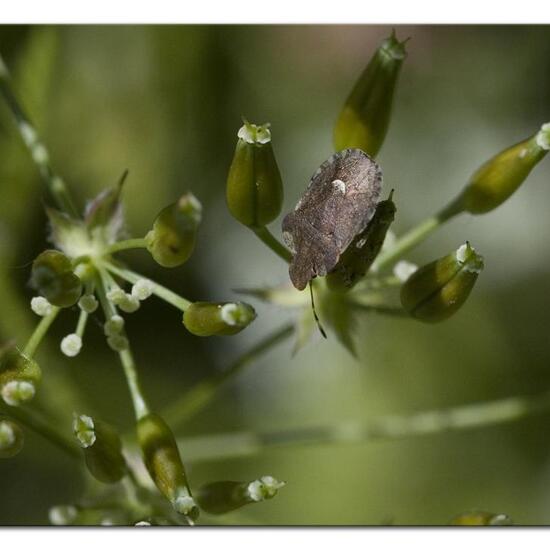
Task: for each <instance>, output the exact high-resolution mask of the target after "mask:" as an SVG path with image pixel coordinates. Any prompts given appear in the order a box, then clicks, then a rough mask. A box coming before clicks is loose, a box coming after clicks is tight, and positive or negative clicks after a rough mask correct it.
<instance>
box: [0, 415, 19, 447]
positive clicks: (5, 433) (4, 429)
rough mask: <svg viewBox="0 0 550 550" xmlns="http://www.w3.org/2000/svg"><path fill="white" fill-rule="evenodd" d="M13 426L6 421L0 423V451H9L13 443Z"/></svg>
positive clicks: (14, 437)
mask: <svg viewBox="0 0 550 550" xmlns="http://www.w3.org/2000/svg"><path fill="white" fill-rule="evenodd" d="M15 439H16V436H15V432H14V431H13V426H12V425H11V424H10V423H9V422H6V421H1V422H0V450H2V449H9V448H10V447H11V446H12V445H13V444H14V443H15Z"/></svg>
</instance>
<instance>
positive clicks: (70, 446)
mask: <svg viewBox="0 0 550 550" xmlns="http://www.w3.org/2000/svg"><path fill="white" fill-rule="evenodd" d="M4 413H5V414H6V415H7V416H9V417H13V418H15V419H16V420H17V421H19V422H20V423H21V424H22V425H23V426H25V427H27V428H28V429H30V430H32V431H33V432H35V433H37V434H38V435H40V436H42V437H43V438H44V439H46V440H47V441H49V442H50V443H52V444H53V445H55V446H56V447H58V448H59V449H61V450H62V451H64V452H65V453H67V454H68V455H69V456H71V457H73V458H77V459H79V460H80V459H82V453H81V451H80V449H79V448H78V447H77V445H76V444H75V443H73V442H72V441H71V440H70V439H69V438H68V437H65V436H64V435H63V434H62V433H61V432H59V431H57V430H56V429H55V428H54V427H53V426H51V425H50V424H49V422H46V421H45V420H44V415H43V414H40V415H38V414H35V413H33V412H31V411H30V410H29V409H28V408H27V407H24V408H23V407H10V408H9V410H4Z"/></svg>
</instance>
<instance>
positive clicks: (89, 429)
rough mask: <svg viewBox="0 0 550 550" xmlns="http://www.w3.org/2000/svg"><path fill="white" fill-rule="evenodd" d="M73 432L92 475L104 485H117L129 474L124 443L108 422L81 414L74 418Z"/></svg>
mask: <svg viewBox="0 0 550 550" xmlns="http://www.w3.org/2000/svg"><path fill="white" fill-rule="evenodd" d="M73 431H74V434H75V436H76V438H77V439H78V442H79V443H80V446H81V447H82V449H83V451H84V459H85V461H86V466H87V467H88V470H89V471H90V473H91V474H92V475H93V476H94V477H95V478H96V479H97V480H99V481H102V482H103V483H115V482H117V481H119V480H120V479H122V478H123V477H124V475H125V474H126V472H127V468H126V461H125V459H124V456H123V455H122V442H121V440H120V437H119V435H118V433H117V431H116V430H115V429H114V428H113V427H112V426H111V425H109V424H107V423H106V422H102V421H101V420H98V419H92V418H91V417H90V416H87V415H84V414H81V415H77V414H75V416H74V422H73Z"/></svg>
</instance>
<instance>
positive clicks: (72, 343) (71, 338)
mask: <svg viewBox="0 0 550 550" xmlns="http://www.w3.org/2000/svg"><path fill="white" fill-rule="evenodd" d="M81 349H82V338H80V336H79V335H78V334H74V333H73V334H68V335H67V336H65V338H63V340H61V351H62V352H63V353H64V354H65V355H66V356H67V357H75V356H76V355H78V354H79V353H80V350H81Z"/></svg>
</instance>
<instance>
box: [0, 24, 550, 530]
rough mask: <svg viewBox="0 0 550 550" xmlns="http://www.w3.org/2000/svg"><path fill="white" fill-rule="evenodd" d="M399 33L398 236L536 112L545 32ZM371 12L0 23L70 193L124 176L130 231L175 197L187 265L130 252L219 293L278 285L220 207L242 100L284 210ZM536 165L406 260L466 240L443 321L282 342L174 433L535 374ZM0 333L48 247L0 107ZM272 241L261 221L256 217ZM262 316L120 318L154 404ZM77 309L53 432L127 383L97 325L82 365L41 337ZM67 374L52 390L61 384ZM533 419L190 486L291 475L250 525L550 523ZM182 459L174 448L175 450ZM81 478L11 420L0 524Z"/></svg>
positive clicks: (46, 364) (491, 385) (350, 415)
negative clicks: (471, 248)
mask: <svg viewBox="0 0 550 550" xmlns="http://www.w3.org/2000/svg"><path fill="white" fill-rule="evenodd" d="M396 30H397V34H398V36H399V37H400V38H404V37H406V36H410V37H411V41H410V42H409V43H408V51H409V56H408V58H407V60H406V61H405V64H404V66H403V70H402V74H401V78H400V82H399V86H398V91H397V96H396V102H395V109H394V114H393V119H392V123H391V126H390V131H389V134H388V137H387V139H386V142H385V145H384V147H383V150H382V152H381V154H380V156H379V161H380V163H381V166H382V168H383V171H384V178H385V189H386V190H389V189H390V188H395V190H396V202H397V207H398V214H397V220H396V222H395V225H394V231H396V232H397V233H399V232H402V231H404V230H405V229H407V228H408V227H410V226H411V225H412V224H414V223H416V222H418V221H419V220H421V219H422V218H423V217H425V216H427V215H429V214H431V213H433V212H434V211H435V210H436V209H438V208H440V207H441V206H442V205H443V204H444V203H446V202H447V201H448V200H449V199H450V198H451V197H452V196H454V195H455V194H456V193H457V192H458V190H459V189H461V187H462V186H463V184H464V183H465V181H466V180H467V178H468V177H469V176H470V174H471V173H472V171H473V170H474V169H475V168H477V167H478V166H479V165H480V164H481V163H482V162H483V161H485V160H486V159H487V158H488V157H489V156H491V155H492V154H494V153H496V152H497V151H499V150H500V149H502V148H504V147H506V146H508V145H511V144H512V143H515V142H516V141H519V140H520V139H523V138H525V137H527V136H528V135H530V134H532V133H534V132H535V131H536V130H537V129H538V128H539V126H540V124H541V123H542V122H547V121H548V120H550V27H542V26H541V27H536V26H530V27H521V26H514V27H506V26H501V27H486V26H476V27H467V26H439V27H432V26H420V27H397V28H396ZM390 31H391V29H390V28H388V27H383V26H231V27H229V26H163V27H145V26H127V27H118V26H109V27H107V26H104V27H94V26H66V27H56V28H50V27H18V26H11V27H6V26H4V27H0V50H1V51H2V53H3V55H4V57H5V60H6V62H7V64H8V66H9V67H10V69H11V71H12V74H13V75H14V79H15V86H16V90H17V92H18V94H19V96H20V98H21V100H22V101H23V103H24V104H25V105H26V107H27V109H28V111H29V113H30V115H31V117H32V118H33V119H34V120H35V121H36V124H37V126H38V128H39V130H40V132H41V134H42V135H43V137H44V139H45V141H46V143H47V144H48V145H49V148H50V151H51V155H52V158H53V162H54V166H55V167H56V168H57V170H58V171H59V172H60V173H61V174H62V175H63V176H64V177H65V179H66V181H67V182H68V183H69V185H70V186H71V188H72V189H73V190H74V192H75V193H76V194H77V196H78V198H79V200H80V201H81V204H84V201H85V200H86V199H87V198H90V197H91V196H93V195H94V194H96V193H97V192H98V191H99V190H100V189H102V188H103V187H104V186H106V185H110V184H113V183H114V182H116V180H117V179H118V177H119V176H120V174H121V173H122V171H123V170H124V169H125V168H128V169H129V170H130V177H129V180H128V182H127V187H126V190H125V195H126V196H125V206H126V212H127V225H128V229H129V231H130V232H131V233H132V234H134V235H136V236H139V235H143V234H144V233H145V232H146V230H148V228H149V227H150V225H151V223H152V220H153V219H154V216H155V215H156V213H157V212H158V210H160V208H161V207H162V206H164V205H166V204H167V203H169V202H171V201H173V200H174V199H175V198H176V197H178V195H179V194H181V192H182V191H183V190H185V189H190V190H192V191H193V193H194V194H195V195H196V196H197V197H198V198H199V199H200V200H201V201H202V203H203V205H204V208H205V211H204V218H203V224H202V226H201V229H200V235H199V241H198V246H197V249H196V251H195V254H194V256H193V257H192V259H191V260H190V261H189V262H188V263H187V264H186V265H185V266H183V267H182V268H178V269H175V270H163V269H161V268H160V267H159V266H157V265H156V264H154V263H153V262H152V260H151V259H150V258H149V256H148V255H147V254H146V253H143V252H140V251H133V252H127V253H125V257H126V258H127V259H129V260H131V262H132V265H133V267H134V268H135V269H136V270H138V271H141V272H142V273H144V274H146V275H148V276H150V277H154V278H155V279H156V280H157V281H159V282H161V283H164V284H166V285H167V286H170V287H171V288H173V289H175V290H177V291H179V292H180V293H181V294H182V295H184V296H186V297H188V298H190V299H192V300H195V299H203V300H216V299H218V300H219V299H235V298H236V297H237V295H236V294H235V293H234V292H233V289H235V288H242V287H246V286H261V285H274V284H278V283H283V282H286V281H287V273H286V268H285V266H284V264H283V263H282V262H281V261H280V260H279V259H278V258H277V257H275V256H274V255H273V254H272V253H271V252H270V251H269V250H268V249H266V248H265V247H264V246H263V245H262V244H261V243H260V242H259V241H258V240H257V239H255V237H254V236H253V235H252V234H251V233H250V232H249V231H248V230H246V229H245V228H244V227H242V226H240V225H239V224H238V223H237V222H236V221H234V220H233V219H232V218H231V216H230V215H229V213H228V212H227V209H226V207H225V199H224V184H225V176H226V173H227V169H228V166H229V163H230V161H231V158H232V154H233V150H234V146H235V142H236V131H237V129H238V128H239V127H240V125H241V115H245V116H246V117H247V118H248V119H250V120H251V121H254V122H258V123H262V122H265V121H270V122H271V123H272V131H273V136H274V148H275V152H276V155H277V159H278V162H279V166H280V169H281V172H282V175H283V179H284V182H285V211H288V210H289V209H290V208H291V207H293V205H294V204H295V203H296V201H297V199H298V197H299V196H300V194H301V192H302V191H303V189H304V187H305V185H306V184H307V182H308V180H309V177H310V176H311V174H312V173H313V172H314V170H315V169H316V168H317V166H318V165H319V164H320V163H321V162H323V161H324V160H325V159H326V158H327V157H328V156H329V154H330V153H331V132H332V126H333V124H334V121H335V118H336V116H337V114H338V111H339V109H340V108H341V106H342V103H343V101H344V99H345V98H346V96H347V94H348V92H349V90H350V89H351V86H352V85H353V83H354V82H355V80H356V78H357V77H358V75H359V73H360V71H361V70H362V69H363V67H364V65H365V64H366V63H367V61H368V59H369V58H370V56H371V54H372V52H373V51H374V49H375V47H376V46H377V45H378V44H379V42H380V41H381V40H382V39H383V38H384V37H386V36H387V35H388V34H389V32H390ZM549 183H550V161H549V160H548V159H545V161H543V162H542V163H541V165H540V166H539V167H537V168H536V169H535V171H534V173H533V174H532V175H531V176H530V178H529V179H528V181H527V183H526V184H525V185H524V186H523V187H522V188H521V189H520V190H519V191H518V192H517V194H516V195H514V196H513V198H512V199H511V200H509V201H508V202H506V203H505V204H504V205H503V206H502V207H500V208H499V209H498V210H497V211H495V212H493V213H491V214H489V215H486V216H481V217H477V218H474V217H471V216H464V217H460V218H459V219H457V220H456V221H454V222H452V223H450V224H449V225H448V226H446V227H445V228H443V229H442V230H441V231H439V232H438V233H437V234H436V235H435V236H433V237H431V238H430V239H429V240H428V241H426V242H425V243H424V244H423V245H422V246H421V247H419V248H418V250H415V252H414V253H413V254H412V255H411V257H410V259H412V260H414V261H416V262H419V263H422V262H425V261H428V260H431V259H433V258H435V257H439V256H441V255H443V254H445V253H447V252H448V251H450V250H452V249H453V248H456V247H457V246H458V245H460V244H461V243H462V242H464V241H465V240H466V239H469V240H471V241H472V243H473V244H474V245H475V246H476V248H478V249H479V251H480V252H481V253H482V254H484V256H485V259H486V269H485V271H484V272H483V274H482V275H481V277H480V279H479V282H478V284H477V286H476V288H475V290H474V292H473V293H472V296H471V298H470V299H469V301H468V303H467V304H466V306H465V307H464V308H463V309H462V310H461V311H460V312H459V313H458V314H457V315H456V316H455V317H453V318H451V319H450V320H448V321H447V322H445V323H442V324H440V325H435V326H427V325H423V324H420V323H417V322H414V321H406V320H399V319H391V318H385V317H382V316H369V317H365V318H364V319H363V320H362V322H361V326H360V329H359V331H358V350H359V357H360V360H359V361H355V360H354V359H352V358H351V356H350V355H349V354H348V353H347V352H346V351H345V350H344V349H343V348H342V347H340V346H339V344H338V343H337V342H336V340H335V338H334V337H330V338H329V340H328V341H322V342H321V341H320V339H319V337H318V335H316V336H315V338H316V341H315V342H313V343H312V344H310V345H309V346H308V347H307V348H306V349H304V350H303V351H302V352H300V353H299V354H298V355H297V356H296V357H291V344H290V343H289V342H287V343H285V344H283V345H280V346H278V347H277V348H275V349H274V350H272V351H271V352H270V353H269V354H267V355H266V356H265V357H263V358H262V359H260V360H258V361H257V362H256V363H255V364H254V365H253V366H252V367H251V368H249V369H248V370H247V371H246V372H244V373H243V375H242V376H240V377H239V378H238V379H236V380H234V381H233V382H232V383H230V384H229V385H228V386H227V387H225V389H224V391H223V392H222V393H221V394H220V395H219V398H218V399H217V400H216V401H215V402H214V403H212V404H211V405H210V406H209V407H208V408H207V409H205V410H204V411H203V412H201V413H200V414H199V415H197V416H196V417H195V418H194V419H193V420H192V421H191V422H190V423H188V424H187V425H186V426H184V427H183V428H182V429H180V430H178V434H177V435H178V436H194V435H200V434H209V433H218V432H230V431H234V430H239V431H240V430H278V429H281V430H283V429H291V428H298V427H303V426H316V425H322V424H329V423H330V424H332V423H334V424H337V423H338V422H339V421H346V420H350V419H368V418H370V417H372V416H375V415H380V414H389V413H400V414H407V413H410V412H413V411H421V410H425V409H430V408H434V407H448V406H454V405H460V404H465V403H470V402H476V401H485V400H492V399H497V398H501V397H506V396H511V395H517V394H530V393H537V392H541V391H545V390H546V389H547V388H548V387H550V340H549V331H550V247H549V246H548V242H549V241H548V235H549V234H550V216H549V215H548V206H549V204H550V185H549ZM0 197H1V200H0V339H1V340H6V339H8V338H17V340H18V341H19V342H20V343H23V342H24V341H25V339H26V338H27V337H28V334H30V332H31V330H32V327H33V326H34V323H35V322H36V318H35V316H34V315H33V314H32V312H31V311H30V307H29V300H30V297H31V296H32V291H31V289H30V288H29V287H28V277H29V262H31V261H32V260H33V258H34V257H35V256H36V255H37V254H38V253H39V252H40V251H41V250H42V249H43V248H44V247H45V246H46V243H47V241H46V234H45V231H44V228H45V215H44V212H43V204H44V200H45V199H46V194H45V189H44V187H43V185H42V184H41V182H40V180H39V178H38V176H37V172H36V169H35V168H34V166H33V165H32V163H31V162H30V160H29V157H28V155H27V152H26V150H25V149H24V147H23V145H22V144H21V141H20V138H19V136H18V134H17V132H16V129H15V127H14V125H13V124H12V121H11V119H10V117H9V114H8V113H7V111H6V109H5V107H4V106H1V107H0ZM273 230H274V232H275V233H276V234H279V231H280V230H279V222H277V223H274V224H273ZM253 303H254V305H255V307H257V310H258V313H259V318H258V320H257V321H256V322H255V323H254V324H253V325H252V326H251V327H250V328H249V329H247V330H246V331H245V332H243V333H242V334H240V335H238V336H236V337H233V338H226V339H221V338H210V339H200V338H196V337H192V336H190V335H189V334H188V333H186V331H185V330H184V329H183V327H182V325H181V320H180V315H179V313H178V312H177V311H176V310H174V309H172V308H170V307H168V306H167V305H165V304H164V303H162V302H160V301H157V300H153V299H151V300H149V301H148V302H147V303H146V304H144V307H142V308H141V310H140V312H139V313H138V314H136V315H132V316H131V317H130V318H129V321H128V324H129V332H130V335H131V337H132V340H133V342H134V347H135V354H136V357H137V361H138V366H139V370H140V373H141V375H142V378H143V384H144V387H145V389H146V392H147V394H148V395H149V396H150V401H151V404H152V406H153V407H154V408H157V409H162V407H164V406H165V405H166V404H167V403H169V402H170V401H172V400H174V399H176V398H177V397H178V396H180V395H181V394H182V392H183V391H184V390H185V389H187V388H189V387H190V386H192V385H193V384H194V383H196V382H197V381H199V380H201V379H203V378H204V377H206V376H208V375H211V374H212V373H214V372H216V371H219V370H220V369H223V368H224V366H226V365H227V364H228V362H229V360H230V359H231V358H233V357H236V356H238V354H239V353H240V352H241V351H243V350H245V349H247V348H248V347H249V346H251V345H253V344H254V343H255V342H256V341H258V340H259V339H260V338H261V337H263V336H265V335H267V334H269V332H270V331H272V330H274V329H275V328H276V327H279V326H281V325H282V324H283V323H284V321H285V320H287V319H288V318H289V317H291V314H289V312H288V311H285V310H283V309H280V308H277V307H273V306H268V305H266V304H262V303H256V302H253ZM75 323H76V318H75V316H74V315H64V316H62V317H61V318H60V320H59V321H58V322H57V323H56V324H55V326H54V329H53V330H52V331H51V334H50V335H49V338H48V342H47V345H44V347H43V348H41V349H40V352H39V355H38V359H39V361H40V364H41V365H42V368H43V372H44V378H45V380H44V386H43V389H42V391H41V396H40V397H41V399H42V400H43V401H48V402H50V403H53V404H54V406H55V409H56V411H57V415H58V425H59V427H60V428H61V429H63V430H64V431H65V432H66V433H69V432H70V424H71V415H72V412H73V410H79V411H80V412H85V413H89V414H97V415H99V416H101V417H103V418H104V419H106V420H108V421H110V422H111V423H113V424H116V425H118V426H119V427H120V428H121V429H125V430H129V429H131V426H132V410H131V403H130V400H129V396H128V392H127V390H126V387H125V384H124V380H123V376H122V372H121V369H120V367H119V365H118V364H117V362H116V360H115V358H114V356H113V355H112V353H111V352H110V350H109V349H108V348H107V346H106V345H105V343H104V341H103V338H102V335H101V329H100V327H99V326H96V325H95V324H91V325H90V326H89V330H88V332H87V336H86V339H85V346H84V349H83V352H82V353H81V355H80V356H79V357H78V359H77V360H71V359H69V358H67V357H65V356H62V355H61V353H59V351H58V343H59V340H60V339H61V337H62V336H63V335H65V334H67V333H68V332H72V331H73V330H74V325H75ZM71 387H74V388H76V392H75V391H74V390H72V391H70V390H69V388H71ZM549 422H550V415H549V414H546V415H540V416H534V417H532V418H528V419H525V420H522V421H519V422H516V423H511V424H504V425H500V426H496V427H488V428H483V429H477V430H469V431H462V432H459V433H454V434H441V435H433V436H427V437H421V438H412V439H404V440H400V441H388V442H377V443H370V444H363V445H355V446H344V445H331V446H318V447H309V448H284V449H277V450H270V451H269V452H267V453H263V454H260V455H257V456H250V457H244V458H232V459H224V460H209V461H196V462H193V463H191V464H190V465H189V473H190V476H191V481H192V484H193V485H194V486H198V485H200V484H202V483H205V482H207V481H214V480H218V479H242V480H248V479H254V478H255V477H258V476H260V475H263V474H267V473H269V474H272V475H274V476H276V477H278V478H280V479H284V480H285V481H287V483H288V485H287V487H285V488H284V489H283V490H282V491H281V493H280V494H279V496H278V497H277V498H276V499H274V500H272V501H269V502H267V503H264V504H262V505H258V506H251V507H248V508H245V509H243V512H242V513H241V514H236V515H234V516H233V519H232V516H227V521H229V522H231V521H233V522H239V523H250V524H270V525H274V524H275V525H276V524H313V525H324V524H360V525H364V524H381V523H387V522H392V523H394V524H445V523H447V522H448V521H449V519H450V518H451V517H452V516H454V515H455V514H458V513H460V512H463V511H466V510H470V509H472V508H475V509H483V510H489V511H493V512H504V513H507V514H509V515H510V516H511V517H512V518H513V519H514V520H515V521H516V522H517V523H521V524H548V523H550V438H549V436H548V424H549ZM181 450H182V453H183V456H184V459H185V448H182V449H181ZM82 489H83V481H82V475H81V471H80V469H79V468H78V467H76V466H75V464H74V463H73V462H72V461H70V459H68V458H66V457H65V456H64V455H63V454H62V453H61V452H60V451H58V450H57V449H56V448H54V447H52V446H51V445H50V444H49V443H48V442H46V441H44V440H43V439H41V438H40V437H38V436H36V435H33V434H32V433H27V441H26V446H25V448H24V450H23V452H22V453H21V454H20V455H19V456H18V457H17V458H15V459H13V460H2V461H1V462H0V524H4V525H5V524H22V525H24V524H43V523H47V521H48V520H47V511H48V509H49V507H50V506H52V505H54V504H61V503H70V502H73V501H75V500H76V499H77V498H78V496H79V495H80V494H81V492H82Z"/></svg>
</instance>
